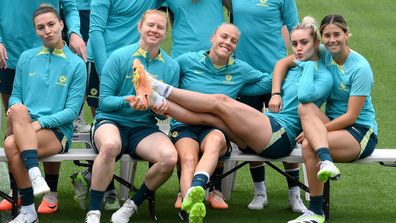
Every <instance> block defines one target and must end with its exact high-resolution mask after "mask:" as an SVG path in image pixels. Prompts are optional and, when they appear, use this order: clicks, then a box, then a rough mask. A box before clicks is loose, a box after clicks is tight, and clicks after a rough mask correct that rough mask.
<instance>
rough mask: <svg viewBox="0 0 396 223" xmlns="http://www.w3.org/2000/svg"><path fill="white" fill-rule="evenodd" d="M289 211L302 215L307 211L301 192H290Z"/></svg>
mask: <svg viewBox="0 0 396 223" xmlns="http://www.w3.org/2000/svg"><path fill="white" fill-rule="evenodd" d="M288 206H289V209H290V210H291V211H293V212H297V213H302V212H303V211H306V210H307V207H305V205H304V203H303V201H302V200H301V197H300V192H299V191H298V192H295V191H289V202H288Z"/></svg>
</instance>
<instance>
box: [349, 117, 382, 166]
mask: <svg viewBox="0 0 396 223" xmlns="http://www.w3.org/2000/svg"><path fill="white" fill-rule="evenodd" d="M345 130H347V131H348V132H349V133H350V134H351V135H352V136H353V137H354V138H355V139H356V141H358V142H359V143H360V154H359V156H358V157H357V158H356V159H357V160H358V159H363V158H366V157H368V156H370V155H371V154H372V153H373V152H374V149H375V146H376V145H377V143H378V138H377V136H376V135H375V133H374V132H373V129H372V128H370V127H368V126H365V125H360V124H356V123H355V124H353V125H351V126H349V127H347V128H345Z"/></svg>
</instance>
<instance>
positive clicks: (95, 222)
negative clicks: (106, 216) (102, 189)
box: [85, 210, 101, 223]
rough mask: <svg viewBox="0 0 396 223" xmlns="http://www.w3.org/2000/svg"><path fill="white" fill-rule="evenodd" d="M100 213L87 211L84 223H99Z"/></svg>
mask: <svg viewBox="0 0 396 223" xmlns="http://www.w3.org/2000/svg"><path fill="white" fill-rule="evenodd" d="M100 215H101V214H100V211H98V210H95V211H89V212H88V213H87V216H86V217H85V223H100Z"/></svg>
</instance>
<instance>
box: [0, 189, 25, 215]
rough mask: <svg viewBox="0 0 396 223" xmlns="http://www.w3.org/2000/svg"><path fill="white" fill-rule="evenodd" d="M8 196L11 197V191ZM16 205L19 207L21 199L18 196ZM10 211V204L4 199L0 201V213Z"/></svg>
mask: <svg viewBox="0 0 396 223" xmlns="http://www.w3.org/2000/svg"><path fill="white" fill-rule="evenodd" d="M8 195H9V196H12V191H11V192H10V193H9V194H8ZM17 205H18V206H21V198H20V197H19V196H18V202H17ZM11 209H12V204H11V202H9V201H7V200H6V199H3V200H2V201H0V211H10V210H11Z"/></svg>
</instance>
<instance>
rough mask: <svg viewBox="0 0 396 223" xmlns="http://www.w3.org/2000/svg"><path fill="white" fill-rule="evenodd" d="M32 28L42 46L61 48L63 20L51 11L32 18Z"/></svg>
mask: <svg viewBox="0 0 396 223" xmlns="http://www.w3.org/2000/svg"><path fill="white" fill-rule="evenodd" d="M34 28H35V30H36V34H37V35H38V36H39V37H40V39H41V41H42V42H43V44H44V46H45V47H47V48H51V49H54V48H57V49H61V48H63V40H62V29H63V22H62V21H61V20H59V19H58V17H57V15H55V14H54V13H52V12H47V13H43V14H40V15H37V16H36V17H35V18H34Z"/></svg>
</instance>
